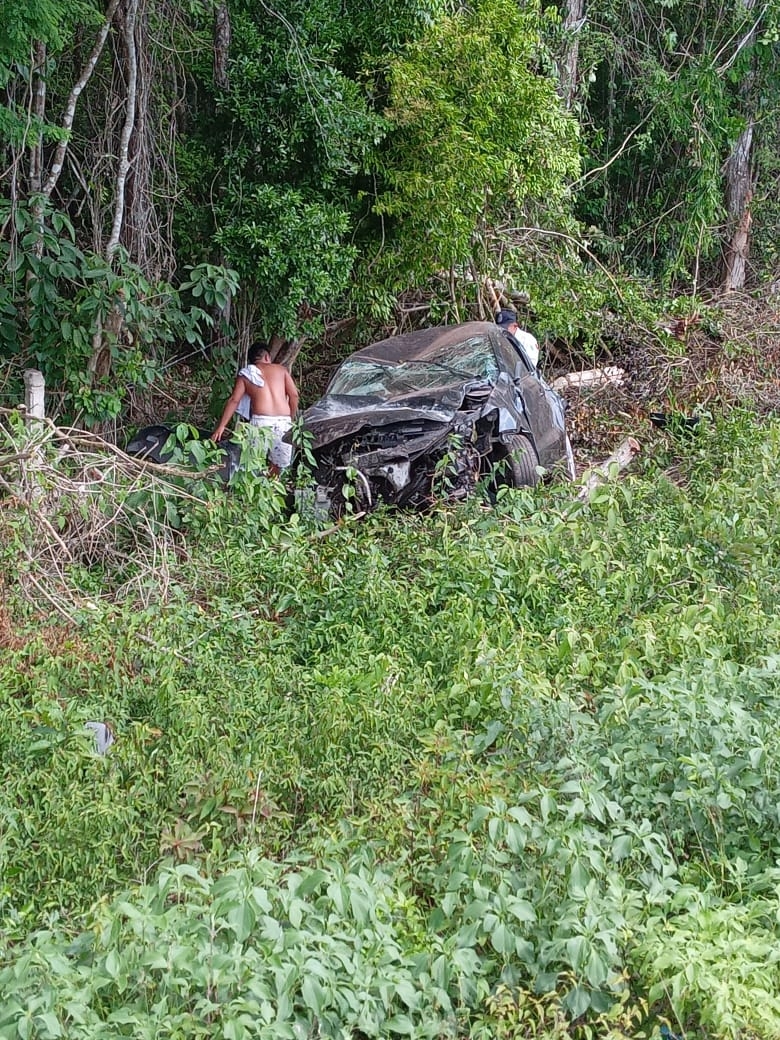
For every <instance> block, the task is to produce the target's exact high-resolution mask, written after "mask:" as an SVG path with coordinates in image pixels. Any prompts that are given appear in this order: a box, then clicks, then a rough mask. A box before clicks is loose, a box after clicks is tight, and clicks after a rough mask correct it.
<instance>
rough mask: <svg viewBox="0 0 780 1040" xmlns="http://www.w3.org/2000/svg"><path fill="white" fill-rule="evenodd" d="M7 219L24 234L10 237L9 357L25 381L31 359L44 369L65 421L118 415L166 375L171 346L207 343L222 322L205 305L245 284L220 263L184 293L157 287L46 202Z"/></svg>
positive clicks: (5, 296) (0, 315) (201, 270)
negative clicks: (86, 241) (86, 240)
mask: <svg viewBox="0 0 780 1040" xmlns="http://www.w3.org/2000/svg"><path fill="white" fill-rule="evenodd" d="M0 219H7V220H9V221H11V220H12V221H13V226H14V231H15V238H14V239H13V240H11V241H8V242H4V243H0V258H2V260H3V261H4V263H3V270H2V277H0V356H2V357H4V358H6V359H12V360H13V363H14V365H15V367H16V368H17V372H18V375H17V380H20V378H21V370H22V368H23V367H24V365H30V364H32V365H34V366H35V367H36V368H40V369H41V370H42V371H43V373H44V376H45V377H46V379H47V382H48V384H49V386H50V387H51V388H52V389H54V388H55V387H56V388H57V389H58V390H59V391H60V393H61V395H62V397H61V400H62V412H63V414H64V417H66V418H71V419H73V418H78V419H80V420H81V421H82V422H84V423H85V424H87V425H94V424H95V423H99V422H101V421H103V420H105V419H115V418H116V417H117V416H118V415H119V413H120V411H121V409H122V404H123V401H124V398H125V396H126V394H127V392H128V390H129V389H131V388H144V387H148V386H150V385H151V384H152V383H153V382H154V381H155V380H156V379H158V378H159V376H160V373H161V367H160V363H161V362H162V361H163V360H164V356H165V349H166V347H167V346H169V345H172V344H174V343H176V342H178V341H180V340H185V341H187V342H188V343H191V344H194V345H200V346H202V345H203V340H202V336H203V331H204V330H205V329H206V328H208V327H210V326H212V325H213V323H214V319H213V317H212V315H211V314H210V313H209V312H208V311H207V310H205V309H204V308H203V307H201V306H200V304H201V303H203V304H205V305H206V306H208V307H215V306H219V307H224V305H225V303H226V302H227V300H229V299H230V297H231V296H232V295H233V293H234V292H235V290H236V287H237V281H236V274H235V272H233V271H230V270H225V269H224V268H221V267H215V266H213V265H201V266H200V267H196V268H194V269H190V280H189V281H188V282H186V283H184V285H183V286H182V289H181V291H179V290H176V289H175V288H174V287H173V286H172V285H169V284H167V283H164V282H161V283H158V284H155V285H153V284H151V283H149V282H148V281H147V280H146V279H145V278H144V277H143V275H142V274H141V272H140V270H139V269H138V268H137V267H136V266H135V265H133V264H131V263H130V262H129V261H128V260H127V258H126V257H124V256H120V257H119V258H118V259H117V260H116V261H115V262H114V263H113V264H109V263H108V262H107V261H105V260H104V259H103V258H102V257H100V256H97V255H95V254H88V253H84V252H83V251H82V250H81V249H79V247H78V246H77V245H76V243H75V233H74V229H73V226H72V224H71V223H70V220H69V219H68V217H67V216H66V215H65V214H63V213H60V212H58V211H52V212H49V211H48V210H47V209H45V208H41V207H40V206H39V204H38V203H37V202H33V203H31V204H30V205H29V206H24V205H21V204H18V205H17V206H15V207H14V208H13V209H11V207H10V206H0ZM182 292H189V293H190V294H191V295H192V297H193V298H194V299H195V300H196V301H197V302H196V303H194V304H190V305H189V306H188V305H187V303H186V302H185V301H184V300H183V299H182V295H181V294H182Z"/></svg>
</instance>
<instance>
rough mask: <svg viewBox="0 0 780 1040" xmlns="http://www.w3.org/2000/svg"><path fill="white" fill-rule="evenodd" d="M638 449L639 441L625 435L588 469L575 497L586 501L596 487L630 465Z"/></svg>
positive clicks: (639, 449)
mask: <svg viewBox="0 0 780 1040" xmlns="http://www.w3.org/2000/svg"><path fill="white" fill-rule="evenodd" d="M640 451H641V448H640V445H639V441H638V440H636V439H635V438H634V437H626V439H625V440H624V441H622V442H621V443H620V444H619V445H618V446H617V448H616V449H615V451H613V452H612V454H611V455H610V456H609V458H608V459H605V460H604V462H602V463H601V464H600V465H598V466H594V467H593V469H591V470H588V472H587V473H586V475H585V480H584V481H583V483H582V487H581V488H580V490H579V491H578V492H577V498H578V499H579V500H580V501H581V502H587V501H588V499H589V498H590V497H591V495H592V494H593V492H594V491H595V490H596V488H597V487H600V486H601V485H602V484H605V483H606V482H607V481H608V480H609V479H610V478H611V477H615V476H617V474H618V473H621V472H622V471H623V470H624V469H626V468H627V467H628V466H630V465H631V463H632V462H633V461H634V459H635V458H636V456H637V455H638V454H639V452H640Z"/></svg>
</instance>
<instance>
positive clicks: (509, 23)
mask: <svg viewBox="0 0 780 1040" xmlns="http://www.w3.org/2000/svg"><path fill="white" fill-rule="evenodd" d="M537 19H538V12H537V9H536V7H535V6H534V5H531V6H529V7H528V8H525V9H523V10H520V9H519V8H518V6H517V5H516V4H513V3H510V2H505V0H484V2H482V3H480V4H477V5H476V6H475V7H474V9H473V10H466V9H463V10H461V11H458V12H457V13H456V14H453V15H451V16H449V17H447V18H442V19H440V20H438V21H437V22H436V23H434V24H433V25H432V26H431V27H430V28H429V29H428V31H427V32H426V33H425V34H423V35H422V36H420V37H419V38H418V39H417V40H416V41H414V43H411V44H409V45H408V46H407V48H406V49H405V50H404V52H403V55H402V56H400V57H399V58H397V59H395V60H394V61H392V62H391V64H390V68H389V84H390V98H389V101H390V103H389V108H388V111H387V116H388V119H389V120H390V122H391V124H392V126H393V130H392V133H391V135H390V136H389V138H388V142H387V145H386V147H385V148H384V150H383V159H382V173H383V178H384V183H385V184H386V187H385V188H384V190H383V191H382V192H381V193H380V195H379V197H378V199H377V202H376V205H375V211H376V212H377V214H379V215H380V216H381V217H386V218H390V219H389V221H388V231H389V232H390V245H391V246H393V247H394V249H393V250H392V251H391V259H390V260H389V261H388V264H392V265H397V266H396V270H395V272H394V277H395V287H396V288H405V287H406V286H407V284H409V283H410V282H411V283H413V282H414V280H415V279H418V280H419V279H421V278H427V277H429V276H430V275H431V274H433V273H434V272H435V271H437V270H439V269H440V268H442V267H443V268H445V269H446V268H449V267H451V266H452V265H454V264H460V263H465V262H466V261H467V260H468V259H469V257H470V256H471V250H472V243H473V239H474V236H475V235H476V233H477V231H478V230H479V229H480V227H481V226H482V224H483V222H485V221H487V222H488V223H490V221H491V220H495V219H496V218H497V217H498V216H499V215H503V214H504V213H508V214H517V213H518V212H520V211H521V210H522V207H523V204H524V202H525V201H526V200H528V199H541V198H544V199H546V200H548V201H549V202H554V201H555V200H556V199H560V198H561V196H562V194H563V193H564V191H565V187H566V183H567V181H568V180H569V179H570V178H571V177H572V176H573V175H574V174H575V173H576V172H577V169H578V158H577V140H576V137H577V135H576V125H575V123H574V122H573V120H571V119H570V118H568V116H567V115H566V114H565V113H564V112H563V111H562V110H561V108H560V106H559V104H558V102H557V98H556V95H555V89H554V85H553V83H552V81H551V80H549V79H546V78H544V77H543V76H541V75H538V74H536V73H534V72H532V71H531V68H530V65H531V62H532V59H533V55H534V49H535V47H536V46H537V43H538V20H537Z"/></svg>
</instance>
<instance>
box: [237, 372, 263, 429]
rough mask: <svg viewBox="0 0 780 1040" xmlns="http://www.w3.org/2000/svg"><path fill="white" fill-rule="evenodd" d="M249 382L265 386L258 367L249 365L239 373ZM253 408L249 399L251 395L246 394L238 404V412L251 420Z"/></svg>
mask: <svg viewBox="0 0 780 1040" xmlns="http://www.w3.org/2000/svg"><path fill="white" fill-rule="evenodd" d="M238 374H239V375H240V376H241V377H242V378H243V379H246V380H247V382H249V383H252V384H254V386H265V379H263V373H262V372H261V371H260V369H259V368H258V367H257V365H247V366H246V367H245V368H242V369H241V371H240V372H239V373H238ZM251 408H252V402H251V401H250V399H249V394H244V396H243V397H242V398H241V400H240V401H239V402H238V408H236V411H237V412H238V414H239V415H241V416H243V418H244V419H249V418H250V412H251Z"/></svg>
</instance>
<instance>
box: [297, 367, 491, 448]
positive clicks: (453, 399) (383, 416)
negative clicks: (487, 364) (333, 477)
mask: <svg viewBox="0 0 780 1040" xmlns="http://www.w3.org/2000/svg"><path fill="white" fill-rule="evenodd" d="M483 387H485V384H484V383H482V382H474V383H469V384H466V385H464V384H463V383H458V384H455V385H452V386H445V387H436V388H435V389H431V390H427V391H426V392H425V393H424V394H419V393H418V394H405V395H403V396H400V397H397V398H392V399H391V400H387V401H382V400H380V399H378V398H376V397H364V396H362V395H357V394H329V395H328V396H326V397H323V398H322V399H321V400H320V401H318V402H317V403H316V404H314V405H312V406H311V408H308V409H307V410H306V413H305V415H304V422H305V426H306V429H307V430H309V431H310V433H311V434H312V437H313V445H312V446H313V447H314V448H319V447H321V446H322V445H323V444H329V443H330V442H331V441H335V440H339V439H341V438H342V437H349V436H350V435H351V434H353V433H357V432H358V431H359V430H362V429H364V428H365V427H367V426H372V427H376V426H389V425H392V424H395V423H406V422H411V421H418V420H420V419H423V420H425V421H427V422H431V423H437V424H441V425H448V424H449V423H451V422H452V420H453V417H454V416H455V414H456V412H457V411H458V410H459V409H460V408H461V406H462V405H463V402H464V400H465V398H466V395H467V393H468V392H469V391H471V390H475V389H477V388H480V389H481V388H483ZM489 390H490V388H489V387H486V391H487V392H486V393H485V395H484V396H485V399H486V398H487V397H488V395H489Z"/></svg>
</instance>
